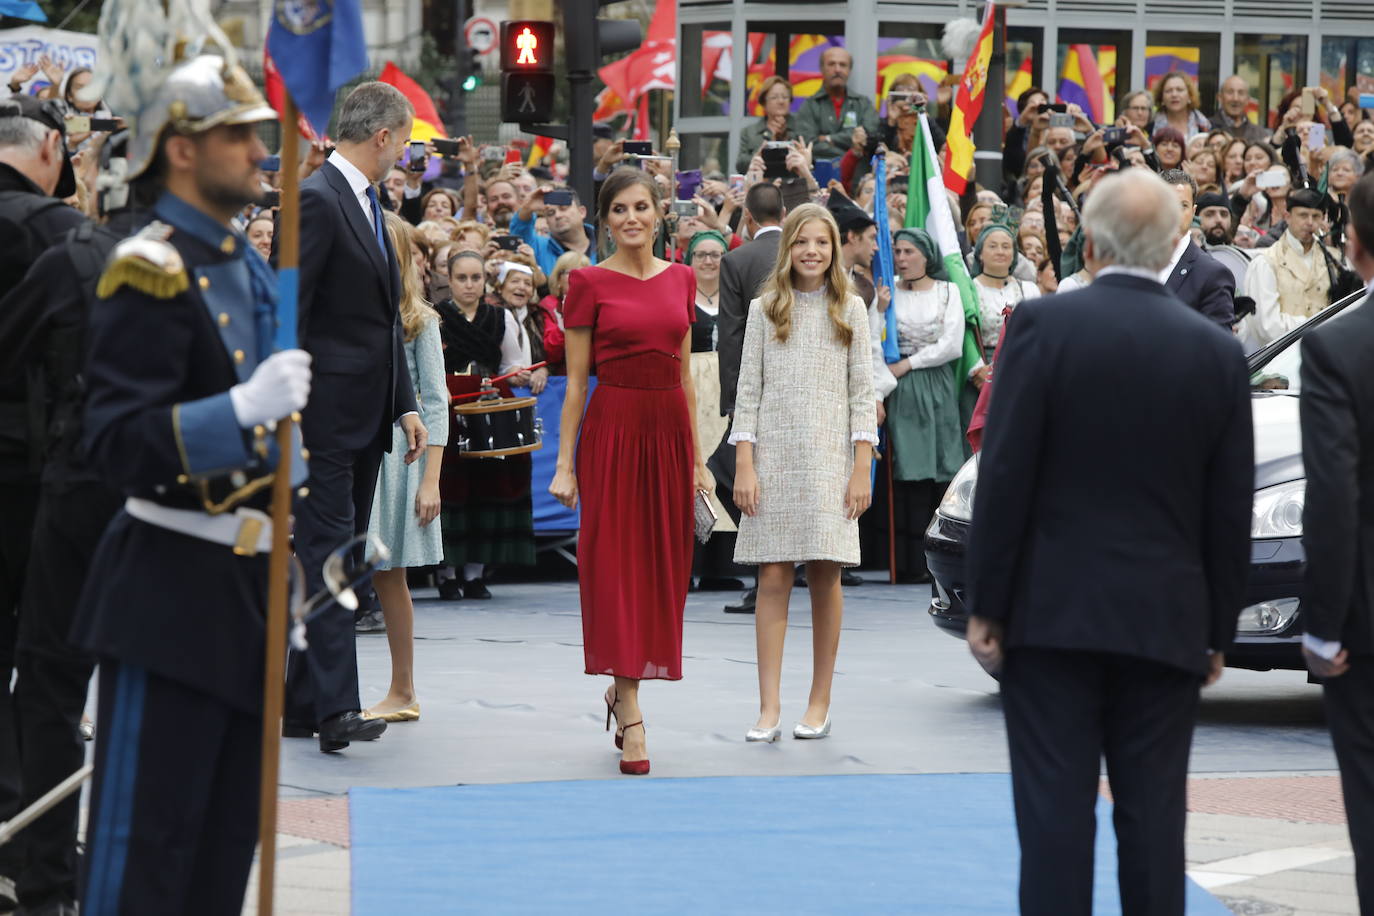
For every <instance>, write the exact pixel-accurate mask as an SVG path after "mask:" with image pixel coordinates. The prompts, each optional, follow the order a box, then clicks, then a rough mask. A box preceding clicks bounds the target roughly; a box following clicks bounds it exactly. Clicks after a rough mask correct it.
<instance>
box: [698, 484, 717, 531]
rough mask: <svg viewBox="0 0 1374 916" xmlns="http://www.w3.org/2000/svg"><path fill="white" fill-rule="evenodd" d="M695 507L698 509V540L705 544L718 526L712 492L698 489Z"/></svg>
mask: <svg viewBox="0 0 1374 916" xmlns="http://www.w3.org/2000/svg"><path fill="white" fill-rule="evenodd" d="M693 508H694V509H695V510H696V534H697V540H698V541H701V543H703V544H705V543H706V541H707V540H709V539H710V537H711V532H712V531H713V530H714V529H715V527H716V518H717V516H716V508H715V506H713V505H711V494H710V493H709V492H707V491H706V490H697V498H696V499H695V500H694V501H693Z"/></svg>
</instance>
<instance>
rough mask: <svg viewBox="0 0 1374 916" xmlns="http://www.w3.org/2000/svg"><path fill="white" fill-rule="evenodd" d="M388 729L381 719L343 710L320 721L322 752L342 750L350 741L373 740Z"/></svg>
mask: <svg viewBox="0 0 1374 916" xmlns="http://www.w3.org/2000/svg"><path fill="white" fill-rule="evenodd" d="M384 731H386V723H385V722H383V721H382V720H381V719H364V718H363V716H362V713H360V712H357V711H356V710H355V711H352V712H341V713H339V714H338V715H336V716H330V717H329V718H328V719H325V720H324V721H323V722H321V723H320V753H323V754H328V753H329V752H330V751H341V750H343V749H344V748H346V747H348V744H349V742H350V741H371V740H373V739H374V738H380V737H381V736H382V732H384Z"/></svg>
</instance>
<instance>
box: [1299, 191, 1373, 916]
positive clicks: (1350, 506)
mask: <svg viewBox="0 0 1374 916" xmlns="http://www.w3.org/2000/svg"><path fill="white" fill-rule="evenodd" d="M1349 205H1350V213H1351V227H1350V229H1351V231H1350V237H1349V241H1348V243H1347V253H1348V254H1349V256H1350V263H1351V264H1352V265H1353V266H1354V268H1355V269H1356V270H1358V271H1359V273H1360V276H1361V277H1363V278H1364V281H1365V282H1366V283H1371V281H1374V175H1366V176H1365V177H1364V178H1362V179H1361V180H1360V182H1359V183H1358V184H1356V185H1355V188H1354V189H1353V190H1352V191H1351V193H1350V199H1349ZM1370 289H1371V294H1374V283H1371V287H1370ZM1371 353H1374V306H1371V304H1370V298H1368V297H1367V298H1366V299H1365V300H1364V302H1363V303H1362V304H1361V305H1360V306H1358V307H1351V308H1349V309H1348V310H1347V312H1346V313H1345V314H1343V315H1340V316H1338V317H1336V318H1334V319H1332V320H1331V321H1329V322H1327V323H1326V324H1324V325H1322V326H1321V327H1320V328H1317V329H1315V330H1313V331H1310V332H1309V333H1307V334H1306V335H1305V336H1304V337H1303V339H1302V396H1301V399H1300V401H1299V409H1300V411H1301V414H1302V461H1303V467H1304V469H1305V470H1306V472H1307V493H1306V498H1305V503H1304V506H1303V517H1302V525H1303V534H1302V543H1303V550H1304V552H1305V553H1306V555H1307V571H1306V574H1305V576H1304V579H1303V598H1302V606H1301V609H1300V610H1301V619H1302V624H1303V631H1304V632H1303V654H1304V655H1305V656H1306V658H1307V667H1308V669H1309V670H1310V671H1311V672H1312V674H1313V675H1315V676H1316V677H1318V678H1321V679H1322V683H1323V685H1324V688H1325V689H1324V693H1325V698H1326V712H1327V722H1328V723H1329V724H1330V726H1331V743H1332V744H1333V745H1334V746H1335V749H1336V762H1337V763H1338V764H1339V765H1340V768H1341V789H1342V791H1343V793H1344V795H1345V814H1346V821H1347V823H1349V825H1350V845H1351V846H1352V847H1353V848H1354V850H1355V883H1356V886H1357V888H1358V890H1359V895H1360V912H1362V913H1369V912H1371V911H1374V419H1371V417H1374V375H1371V374H1370V372H1369V357H1370V354H1371Z"/></svg>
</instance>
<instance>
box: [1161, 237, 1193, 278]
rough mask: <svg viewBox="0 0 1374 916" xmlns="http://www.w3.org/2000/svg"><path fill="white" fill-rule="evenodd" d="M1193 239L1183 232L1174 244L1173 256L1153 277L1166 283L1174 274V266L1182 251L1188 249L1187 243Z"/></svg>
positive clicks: (1176, 265)
mask: <svg viewBox="0 0 1374 916" xmlns="http://www.w3.org/2000/svg"><path fill="white" fill-rule="evenodd" d="M1192 240H1193V238H1192V236H1191V235H1189V234H1188V233H1186V232H1185V233H1183V238H1181V239H1179V240H1178V244H1177V245H1175V246H1174V256H1173V257H1172V258H1170V259H1169V265H1168V266H1167V267H1165V268H1164V269H1163V270H1161V271H1160V272H1159V273H1158V274H1156V275H1155V279H1156V280H1158V281H1159V282H1160V283H1168V282H1169V278H1170V277H1172V276H1173V275H1174V268H1176V267H1178V262H1179V261H1181V260H1182V259H1183V252H1185V251H1187V250H1188V243H1189V242H1191V241H1192Z"/></svg>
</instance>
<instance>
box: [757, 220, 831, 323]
mask: <svg viewBox="0 0 1374 916" xmlns="http://www.w3.org/2000/svg"><path fill="white" fill-rule="evenodd" d="M813 220H819V221H820V222H822V223H824V224H825V230H826V234H828V235H829V236H830V267H829V268H827V269H826V271H825V289H826V300H827V301H826V308H827V311H829V313H830V323H831V324H833V325H834V327H835V337H836V338H838V339H839V341H840V343H842V344H844V345H845V346H846V347H847V346H849V343H850V341H851V340H853V339H854V329H853V328H851V327H850V326H849V322H847V321H845V320H844V313H845V309H846V308H847V307H848V305H849V296H850V292H849V274H847V273H846V272H845V269H844V259H843V258H842V257H841V255H840V227H839V225H838V224H837V223H836V222H835V217H833V216H831V215H830V211H829V210H827V209H825V207H822V206H821V205H820V204H811V203H807V204H802V205H801V206H800V207H797V208H796V209H795V210H793V211H792V212H790V213H788V214H787V219H785V220H783V224H782V240H781V241H780V242H779V243H778V258H777V260H776V261H774V262H773V272H772V273H771V274H769V276H768V280H767V282H766V283H765V284H764V287H763V292H762V293H761V294H760V298H761V299H762V300H763V302H762V303H761V304H762V306H763V314H764V315H765V316H767V318H768V320H769V321H770V322H772V323H773V334H774V336H776V337H777V339H778V340H779V341H781V342H785V341H786V340H787V338H788V336H789V335H790V334H791V333H792V305H793V302H794V301H795V298H796V292H795V290H794V289H793V287H792V245H793V244H794V243H795V242H796V241H797V236H799V235H801V231H802V227H803V226H805V225H806V224H807V223H809V222H811V221H813Z"/></svg>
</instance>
